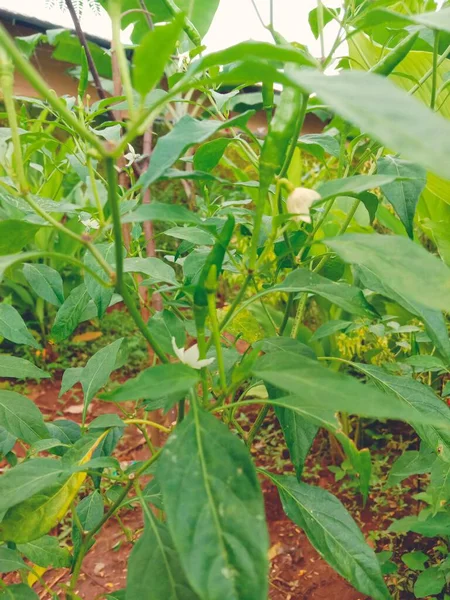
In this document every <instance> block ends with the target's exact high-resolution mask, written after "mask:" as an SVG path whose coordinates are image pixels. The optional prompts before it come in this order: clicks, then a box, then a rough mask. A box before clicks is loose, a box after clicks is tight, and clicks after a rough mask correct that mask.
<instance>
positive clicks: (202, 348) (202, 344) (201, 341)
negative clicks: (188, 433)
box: [197, 324, 209, 406]
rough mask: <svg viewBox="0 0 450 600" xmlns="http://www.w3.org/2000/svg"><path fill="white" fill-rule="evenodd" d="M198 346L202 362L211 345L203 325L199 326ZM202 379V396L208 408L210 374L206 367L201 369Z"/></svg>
mask: <svg viewBox="0 0 450 600" xmlns="http://www.w3.org/2000/svg"><path fill="white" fill-rule="evenodd" d="M197 344H198V355H199V358H200V360H202V359H204V358H206V353H207V351H208V347H209V345H207V343H206V338H205V326H204V325H203V324H202V325H201V326H199V325H197ZM200 377H201V381H202V394H203V397H202V399H203V405H204V406H207V404H208V397H209V389H208V372H207V370H206V368H205V367H202V368H201V369H200Z"/></svg>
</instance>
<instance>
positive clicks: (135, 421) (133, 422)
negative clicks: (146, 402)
mask: <svg viewBox="0 0 450 600" xmlns="http://www.w3.org/2000/svg"><path fill="white" fill-rule="evenodd" d="M124 423H126V424H127V425H148V426H149V427H155V429H159V430H160V431H163V432H164V433H170V432H171V431H172V430H171V429H169V428H168V427H164V425H161V424H160V423H155V422H154V421H148V420H147V419H125V420H124Z"/></svg>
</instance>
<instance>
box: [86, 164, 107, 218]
mask: <svg viewBox="0 0 450 600" xmlns="http://www.w3.org/2000/svg"><path fill="white" fill-rule="evenodd" d="M86 162H87V168H88V171H89V178H90V180H91V187H92V193H93V195H94V200H95V205H96V206H97V211H98V218H99V221H100V226H101V227H103V226H104V225H105V215H104V213H103V206H102V203H101V201H100V195H99V193H98V187H97V181H96V179H95V172H94V167H93V165H92V159H91V157H90V156H88V157H87V161H86Z"/></svg>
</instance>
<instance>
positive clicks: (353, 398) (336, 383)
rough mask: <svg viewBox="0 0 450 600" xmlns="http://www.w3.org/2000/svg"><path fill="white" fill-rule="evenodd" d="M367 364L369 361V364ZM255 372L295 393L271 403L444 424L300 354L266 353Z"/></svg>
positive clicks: (272, 399)
mask: <svg viewBox="0 0 450 600" xmlns="http://www.w3.org/2000/svg"><path fill="white" fill-rule="evenodd" d="M365 366H366V365H365ZM252 372H253V375H255V377H258V378H260V379H262V380H263V381H264V382H266V383H269V384H270V385H273V386H275V387H277V388H279V389H282V390H284V391H285V392H289V393H290V394H292V395H291V396H285V397H284V398H270V400H269V402H270V404H274V405H275V406H282V407H284V408H290V409H292V410H310V411H311V412H312V413H314V412H318V411H322V410H325V411H327V410H332V411H333V412H336V411H343V412H348V413H351V414H359V415H364V416H368V417H375V418H380V419H401V420H404V421H408V422H409V421H411V422H416V421H418V422H419V424H432V425H435V426H439V425H441V426H442V416H441V415H440V414H439V415H437V414H435V413H432V414H428V413H427V414H424V413H423V412H419V411H418V410H417V409H416V408H415V407H413V406H408V405H407V404H406V403H405V402H403V401H402V400H400V399H399V398H398V397H397V396H395V395H388V394H386V393H384V392H382V391H379V390H377V389H376V388H372V387H370V386H368V385H364V384H362V383H359V382H358V381H356V380H355V379H354V378H353V377H350V376H348V375H344V374H343V373H336V372H335V371H332V370H331V369H327V368H325V367H323V366H322V365H320V364H319V363H318V361H316V360H311V359H309V358H307V357H301V359H300V358H299V356H298V355H296V354H291V353H287V352H286V353H284V352H275V353H271V354H268V355H266V356H262V357H260V358H258V360H257V361H256V362H255V364H254V365H253V369H252Z"/></svg>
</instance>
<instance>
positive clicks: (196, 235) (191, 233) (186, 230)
mask: <svg viewBox="0 0 450 600" xmlns="http://www.w3.org/2000/svg"><path fill="white" fill-rule="evenodd" d="M164 235H170V236H171V237H174V238H175V239H177V240H187V241H188V242H192V243H193V244H196V245H198V246H212V245H213V244H214V237H213V236H212V235H211V234H210V233H208V232H207V231H203V230H202V229H199V228H198V227H172V228H171V229H167V230H166V231H165V232H164Z"/></svg>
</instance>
